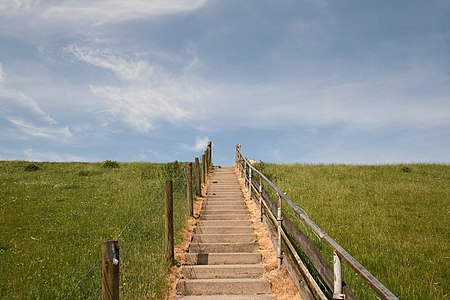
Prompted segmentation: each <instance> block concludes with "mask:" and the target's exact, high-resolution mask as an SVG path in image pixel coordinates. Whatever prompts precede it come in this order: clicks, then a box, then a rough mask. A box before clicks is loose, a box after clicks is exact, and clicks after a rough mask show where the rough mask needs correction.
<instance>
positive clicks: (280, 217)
mask: <svg viewBox="0 0 450 300" xmlns="http://www.w3.org/2000/svg"><path fill="white" fill-rule="evenodd" d="M282 204H283V200H282V199H281V195H280V194H279V193H278V209H277V221H278V226H277V227H278V245H277V256H278V270H281V264H282V261H283V252H282V248H281V247H282V242H283V240H282V237H281V230H283V228H282V224H283V215H282V214H281V212H282Z"/></svg>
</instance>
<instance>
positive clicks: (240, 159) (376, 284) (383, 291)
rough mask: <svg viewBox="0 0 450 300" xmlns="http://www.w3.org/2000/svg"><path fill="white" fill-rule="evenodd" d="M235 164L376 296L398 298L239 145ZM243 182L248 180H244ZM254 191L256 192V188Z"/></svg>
mask: <svg viewBox="0 0 450 300" xmlns="http://www.w3.org/2000/svg"><path fill="white" fill-rule="evenodd" d="M236 163H237V164H242V166H240V170H242V169H243V170H246V168H247V167H248V168H249V169H250V170H251V172H252V173H253V174H255V173H256V174H258V176H259V177H260V178H261V179H262V180H264V181H265V182H266V183H267V184H268V185H269V186H270V187H271V188H272V189H273V190H274V191H275V192H276V193H277V194H278V195H279V197H281V199H282V200H284V201H285V202H286V204H288V205H289V207H291V208H292V209H293V210H294V211H295V212H296V214H297V215H298V216H299V217H300V219H301V220H302V221H303V222H304V223H305V224H306V225H307V226H308V227H309V228H310V229H311V230H312V231H313V232H314V233H315V234H316V235H317V236H318V237H319V238H320V240H321V241H323V242H324V243H326V244H327V245H328V246H330V247H331V248H332V249H333V252H334V253H336V254H337V255H338V256H339V258H340V259H342V260H343V261H344V262H345V263H346V264H347V265H348V266H349V267H350V268H351V269H352V270H353V271H355V273H356V274H358V275H359V276H360V277H361V278H362V279H363V280H364V281H365V282H366V283H367V284H368V286H369V287H370V288H372V289H373V291H374V292H375V293H376V294H378V296H380V297H381V299H389V300H394V299H397V300H398V298H397V297H396V296H395V295H394V294H393V293H392V292H391V291H390V290H389V289H387V288H386V287H385V286H384V285H383V284H382V283H381V282H380V281H379V280H378V279H377V278H376V277H375V276H373V275H372V274H371V273H370V272H369V271H368V270H367V269H365V268H364V267H363V266H362V265H361V264H360V263H359V262H358V261H357V260H356V259H354V258H353V257H352V256H351V255H350V254H349V253H348V252H347V251H346V250H345V249H344V248H342V246H341V245H339V244H338V243H337V242H336V241H335V240H333V239H332V238H331V237H330V236H329V235H328V234H327V233H326V232H325V231H323V230H322V229H321V228H320V227H319V226H317V225H316V224H315V223H314V222H313V221H312V220H311V219H310V218H309V217H308V215H307V214H306V213H305V212H304V211H303V210H302V209H300V208H299V207H298V206H297V205H296V204H295V203H294V202H293V201H292V200H291V199H289V197H288V196H287V195H286V194H285V193H283V192H282V191H281V189H280V188H279V187H278V186H276V185H275V184H274V183H273V182H272V181H270V180H269V179H268V178H267V177H266V176H265V175H264V174H263V173H261V172H260V171H259V170H257V169H256V168H255V167H254V166H253V165H252V164H251V163H250V162H249V161H248V160H247V158H246V157H245V156H244V155H243V154H242V152H241V149H240V145H237V147H236ZM245 173H246V174H245V175H244V176H245V177H247V173H248V172H245ZM245 180H249V179H247V178H245ZM249 181H250V180H249ZM250 185H251V186H253V183H251V182H250ZM255 190H257V188H256V187H255ZM263 201H264V200H263ZM264 204H265V206H266V207H268V206H267V204H266V203H264ZM330 288H332V287H330ZM336 299H339V298H336Z"/></svg>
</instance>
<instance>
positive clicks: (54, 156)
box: [20, 149, 95, 162]
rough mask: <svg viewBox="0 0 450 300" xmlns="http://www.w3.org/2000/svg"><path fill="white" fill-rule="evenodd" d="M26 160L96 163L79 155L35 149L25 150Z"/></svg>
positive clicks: (23, 155) (23, 153)
mask: <svg viewBox="0 0 450 300" xmlns="http://www.w3.org/2000/svg"><path fill="white" fill-rule="evenodd" d="M20 155H22V157H23V159H24V160H27V161H56V162H73V161H82V162H86V161H95V160H92V159H88V158H86V157H80V156H78V155H72V154H63V153H56V152H51V151H38V150H35V149H25V150H23V151H21V153H20Z"/></svg>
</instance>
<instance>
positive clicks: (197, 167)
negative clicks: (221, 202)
mask: <svg viewBox="0 0 450 300" xmlns="http://www.w3.org/2000/svg"><path fill="white" fill-rule="evenodd" d="M195 183H196V185H197V189H196V195H197V196H199V197H200V196H201V195H202V181H201V179H200V162H199V159H198V157H196V158H195Z"/></svg>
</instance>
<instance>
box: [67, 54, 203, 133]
mask: <svg viewBox="0 0 450 300" xmlns="http://www.w3.org/2000/svg"><path fill="white" fill-rule="evenodd" d="M66 51H67V52H69V53H71V54H72V55H73V56H74V57H75V58H77V59H78V60H79V61H81V62H83V63H87V64H89V65H92V66H96V67H98V68H100V69H103V70H107V71H109V72H112V73H113V74H114V75H115V76H116V77H117V78H118V79H119V80H120V81H121V82H120V83H118V84H117V85H108V86H101V85H98V84H96V83H91V84H90V85H89V86H90V89H91V91H92V92H93V94H95V95H96V96H97V97H99V98H100V99H102V100H103V101H104V111H106V112H108V113H110V114H111V115H112V116H113V117H114V118H115V119H119V120H122V121H123V122H124V123H126V124H128V125H129V126H131V127H132V128H134V129H135V130H137V131H138V132H148V131H149V130H152V129H154V128H155V127H158V125H157V124H156V123H157V122H158V121H168V122H170V123H172V124H183V123H186V122H189V121H190V120H193V119H195V118H196V117H197V116H196V115H195V114H194V112H196V111H197V112H200V111H202V110H203V106H201V105H200V106H196V104H198V103H199V102H201V98H202V97H204V96H206V95H208V94H209V93H210V92H209V91H208V86H207V85H203V84H202V83H203V81H202V80H199V79H198V78H197V77H196V76H195V75H193V74H191V73H189V70H190V68H189V67H188V68H186V70H187V71H186V73H181V74H177V75H176V74H171V73H170V72H168V71H167V70H166V69H165V68H164V67H162V66H161V65H158V64H154V63H150V62H149V61H148V60H144V59H139V58H136V57H138V56H137V55H135V56H132V57H131V58H130V57H124V56H120V55H117V54H114V53H112V51H111V50H109V49H97V48H94V47H92V46H84V47H79V46H75V45H72V46H70V47H67V48H66Z"/></svg>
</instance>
